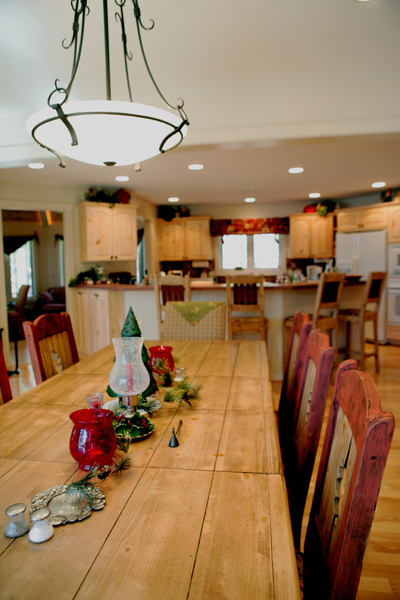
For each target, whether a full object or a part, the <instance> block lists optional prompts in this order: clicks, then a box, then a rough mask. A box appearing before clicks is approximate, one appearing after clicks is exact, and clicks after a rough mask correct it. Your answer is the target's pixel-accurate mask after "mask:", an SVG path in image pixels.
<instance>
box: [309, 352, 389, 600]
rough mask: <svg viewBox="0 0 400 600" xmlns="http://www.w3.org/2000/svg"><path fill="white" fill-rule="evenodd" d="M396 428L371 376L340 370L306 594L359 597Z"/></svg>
mask: <svg viewBox="0 0 400 600" xmlns="http://www.w3.org/2000/svg"><path fill="white" fill-rule="evenodd" d="M346 362H347V363H350V362H354V361H346ZM342 364H345V363H342ZM393 430H394V417H393V415H392V414H391V413H389V412H382V410H381V403H380V398H379V393H378V390H377V388H376V385H375V383H374V381H373V380H372V378H371V377H370V376H369V375H368V374H367V373H363V372H361V371H355V370H353V369H350V370H346V372H344V373H341V374H339V372H338V376H337V377H336V381H335V389H334V395H333V401H332V404H331V408H330V412H329V417H328V423H327V429H326V434H325V439H324V444H323V447H322V454H321V460H320V464H319V469H318V475H317V481H316V485H315V493H314V497H313V501H312V507H311V513H310V519H309V522H308V527H307V533H306V539H305V546H304V556H303V559H304V561H303V567H304V568H303V576H304V592H305V594H304V597H305V598H307V599H310V600H317V599H318V600H320V599H321V598H324V600H333V599H336V600H339V599H341V600H354V598H355V597H356V594H357V589H358V584H359V581H360V576H361V569H362V563H363V558H364V554H365V550H366V548H367V542H368V537H369V533H370V530H371V526H372V521H373V518H374V513H375V508H376V503H377V500H378V495H379V488H380V485H381V481H382V476H383V472H384V468H385V464H386V460H387V456H388V453H389V448H390V444H391V441H392V437H393Z"/></svg>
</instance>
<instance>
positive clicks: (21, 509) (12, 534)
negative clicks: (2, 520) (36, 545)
mask: <svg viewBox="0 0 400 600" xmlns="http://www.w3.org/2000/svg"><path fill="white" fill-rule="evenodd" d="M25 511H26V504H23V503H22V502H21V503H18V504H12V505H11V506H9V507H8V508H6V515H7V517H8V523H7V525H6V527H5V529H4V533H5V535H6V536H7V537H9V538H16V537H20V536H21V535H25V533H27V532H28V531H29V527H30V523H29V521H28V519H27V518H26V517H25Z"/></svg>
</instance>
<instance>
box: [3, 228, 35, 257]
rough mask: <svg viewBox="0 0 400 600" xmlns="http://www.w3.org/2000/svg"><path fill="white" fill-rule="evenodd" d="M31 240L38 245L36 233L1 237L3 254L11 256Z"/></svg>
mask: <svg viewBox="0 0 400 600" xmlns="http://www.w3.org/2000/svg"><path fill="white" fill-rule="evenodd" d="M32 240H36V241H37V243H39V238H38V234H37V233H36V231H35V233H34V234H33V235H6V236H4V237H3V245H4V253H5V254H12V253H13V252H16V251H17V250H18V249H19V248H21V246H23V245H24V244H26V242H30V241H32Z"/></svg>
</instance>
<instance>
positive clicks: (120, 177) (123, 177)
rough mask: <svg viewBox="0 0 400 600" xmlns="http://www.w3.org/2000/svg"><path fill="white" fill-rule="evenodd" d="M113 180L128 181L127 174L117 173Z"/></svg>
mask: <svg viewBox="0 0 400 600" xmlns="http://www.w3.org/2000/svg"><path fill="white" fill-rule="evenodd" d="M115 181H129V177H128V176H127V175H118V177H116V178H115Z"/></svg>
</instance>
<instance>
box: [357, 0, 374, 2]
mask: <svg viewBox="0 0 400 600" xmlns="http://www.w3.org/2000/svg"><path fill="white" fill-rule="evenodd" d="M370 1H371V0H356V2H370Z"/></svg>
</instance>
